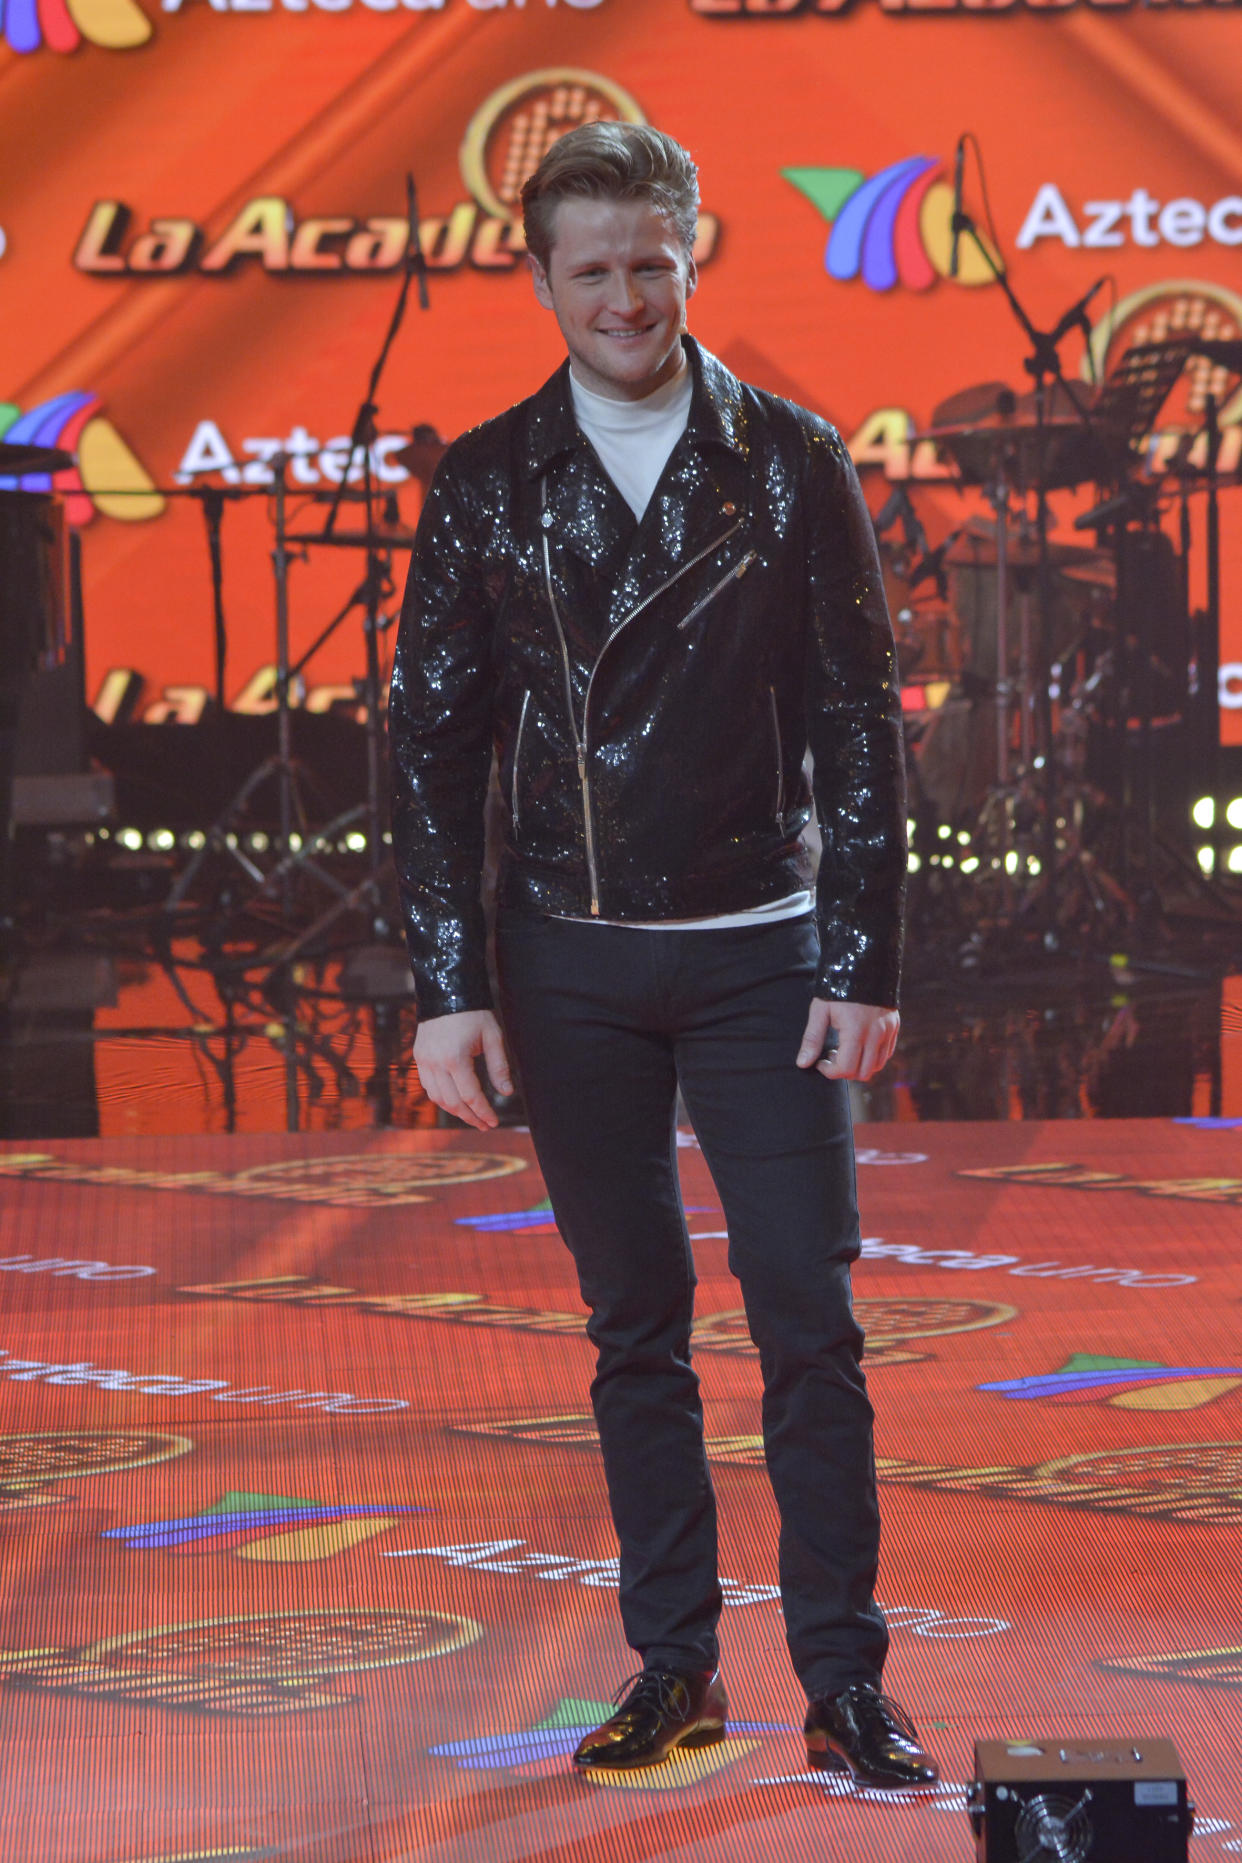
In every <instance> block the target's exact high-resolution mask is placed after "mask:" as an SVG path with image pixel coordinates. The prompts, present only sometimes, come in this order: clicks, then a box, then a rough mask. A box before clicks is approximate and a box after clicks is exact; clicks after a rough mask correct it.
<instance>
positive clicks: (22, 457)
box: [0, 440, 73, 491]
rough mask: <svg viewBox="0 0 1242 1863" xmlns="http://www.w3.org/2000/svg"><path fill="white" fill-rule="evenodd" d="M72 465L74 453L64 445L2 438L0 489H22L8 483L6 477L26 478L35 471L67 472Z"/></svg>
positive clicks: (0, 444)
mask: <svg viewBox="0 0 1242 1863" xmlns="http://www.w3.org/2000/svg"><path fill="white" fill-rule="evenodd" d="M72 465H73V454H72V453H66V452H65V450H64V448H63V447H59V446H30V445H28V444H27V443H26V442H25V441H20V442H19V441H12V440H0V490H4V491H19V490H20V489H21V487H20V486H17V485H6V484H5V480H6V479H24V478H25V477H26V475H27V473H33V472H46V473H56V472H67V471H68V470H69V469H70V467H71V466H72ZM32 489H34V488H33V487H32ZM41 489H44V490H48V489H50V488H49V487H43V488H41Z"/></svg>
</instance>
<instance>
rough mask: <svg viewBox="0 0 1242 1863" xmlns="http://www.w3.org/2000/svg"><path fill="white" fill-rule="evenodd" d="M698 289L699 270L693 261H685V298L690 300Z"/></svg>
mask: <svg viewBox="0 0 1242 1863" xmlns="http://www.w3.org/2000/svg"><path fill="white" fill-rule="evenodd" d="M698 288H699V268H698V266H697V265H696V264H695V263H694V260H693V259H687V260H686V296H687V297H688V298H692V297H693V296H694V294H695V292H696V291H697V290H698Z"/></svg>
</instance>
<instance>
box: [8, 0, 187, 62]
mask: <svg viewBox="0 0 1242 1863" xmlns="http://www.w3.org/2000/svg"><path fill="white" fill-rule="evenodd" d="M0 28H2V30H3V37H4V38H5V39H6V40H7V41H8V44H9V48H10V50H11V51H14V52H37V51H39V50H40V49H41V48H45V49H46V50H47V51H49V52H76V51H77V49H78V47H79V46H80V45H81V43H82V41H83V39H85V40H87V41H88V42H89V43H90V44H91V45H102V46H105V47H107V49H108V50H109V51H112V52H129V51H132V50H133V48H134V47H135V46H136V45H145V44H146V42H147V40H148V39H149V38H150V37H151V22H150V20H149V19H148V18H147V16H146V14H145V13H144V12H143V11H142V9H141V8H140V7H138V6H135V4H134V0H4V4H3V5H2V6H0Z"/></svg>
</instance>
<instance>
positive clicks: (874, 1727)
mask: <svg viewBox="0 0 1242 1863" xmlns="http://www.w3.org/2000/svg"><path fill="white" fill-rule="evenodd" d="M806 1758H807V1764H808V1766H815V1767H817V1768H818V1769H819V1770H820V1771H821V1772H848V1773H851V1774H852V1775H853V1778H854V1783H855V1785H869V1786H874V1787H877V1788H878V1789H879V1790H880V1791H887V1792H900V1791H906V1792H918V1791H927V1790H929V1789H930V1788H931V1787H932V1786H933V1785H935V1783H936V1781H937V1779H938V1778H939V1777H940V1768H939V1767H938V1766H937V1764H936V1762H935V1760H933V1759H929V1757H928V1756H927V1754H926V1753H924V1751H923V1749H922V1748H921V1747H920V1745H919V1737H918V1733H917V1731H916V1730H915V1726H914V1722H913V1721H912V1720H911V1719H910V1717H909V1715H908V1714H907V1713H906V1712H905V1710H904V1709H902V1708H900V1707H898V1705H897V1703H896V1702H895V1701H890V1700H889V1698H888V1696H887V1695H882V1694H881V1693H880V1691H879V1689H878V1688H872V1686H871V1684H870V1683H869V1682H855V1683H853V1684H851V1686H850V1687H849V1688H847V1689H846V1690H845V1691H844V1693H843V1694H840V1695H836V1696H824V1697H822V1698H821V1699H819V1700H817V1701H812V1702H811V1704H810V1706H809V1707H808V1709H807V1711H806Z"/></svg>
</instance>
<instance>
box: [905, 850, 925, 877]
mask: <svg viewBox="0 0 1242 1863" xmlns="http://www.w3.org/2000/svg"><path fill="white" fill-rule="evenodd" d="M922 865H923V863H922V861H921V860H920V859H919V857H918V855H917V854H916V853H915V852H914V850H913V849H911V851H910V853H909V854H908V855H907V856H906V872H907V873H917V872H918V870H919V868H920V867H921V866H922Z"/></svg>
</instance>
